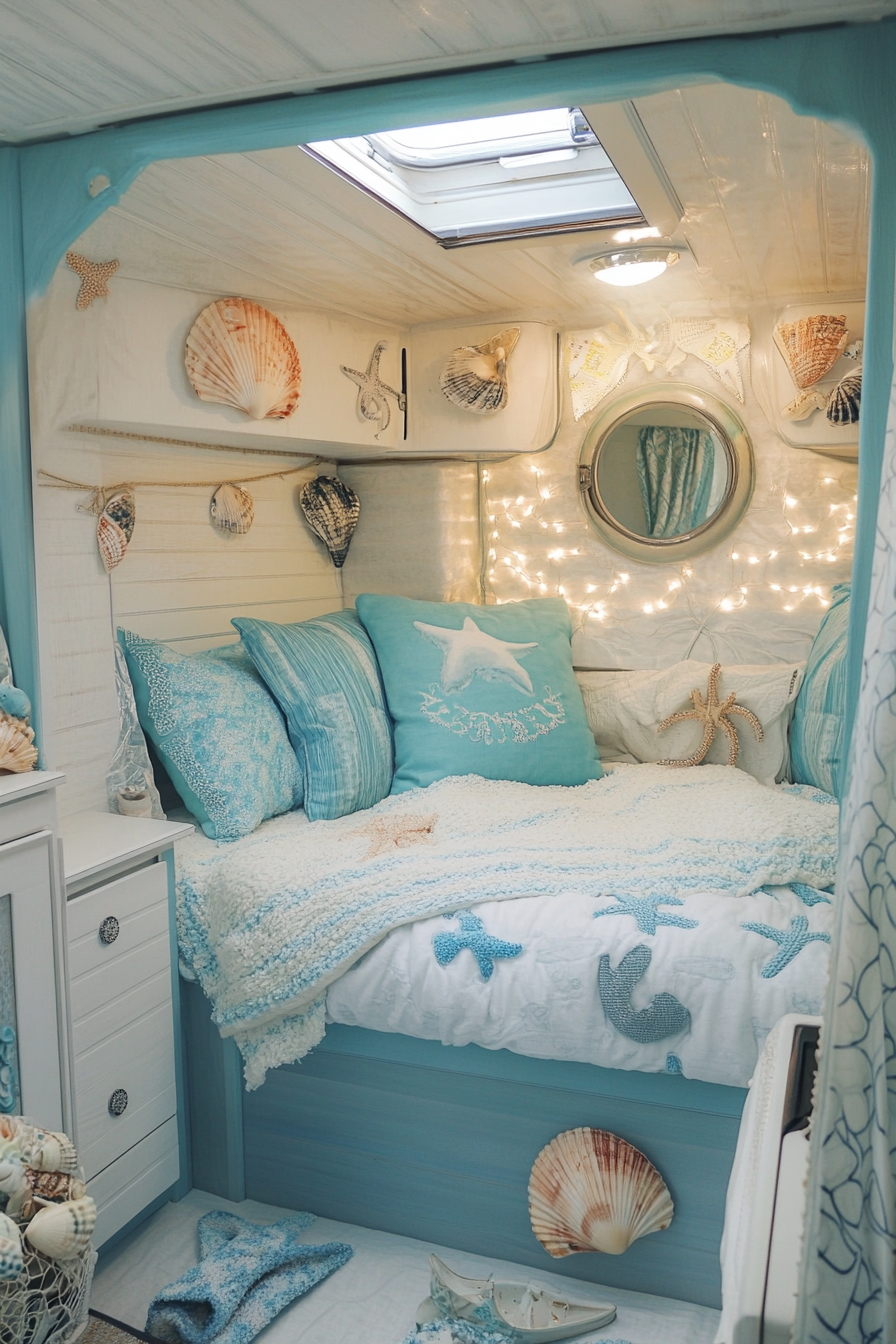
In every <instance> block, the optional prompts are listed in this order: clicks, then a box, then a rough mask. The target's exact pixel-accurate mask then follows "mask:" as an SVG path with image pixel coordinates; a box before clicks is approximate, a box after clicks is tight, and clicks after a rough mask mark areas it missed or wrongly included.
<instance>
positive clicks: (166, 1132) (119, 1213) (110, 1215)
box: [87, 1120, 180, 1247]
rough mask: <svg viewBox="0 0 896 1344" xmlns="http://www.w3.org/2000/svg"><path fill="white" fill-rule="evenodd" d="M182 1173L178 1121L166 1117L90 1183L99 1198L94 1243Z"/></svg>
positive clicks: (161, 1191) (158, 1193) (99, 1241)
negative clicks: (162, 1122) (178, 1144)
mask: <svg viewBox="0 0 896 1344" xmlns="http://www.w3.org/2000/svg"><path fill="white" fill-rule="evenodd" d="M179 1175H180V1157H179V1154H178V1148H177V1121H176V1120H166V1121H165V1123H164V1124H162V1125H160V1126H159V1128H158V1129H154V1130H153V1132H152V1133H151V1134H148V1135H147V1137H146V1138H145V1139H141V1141H140V1142H139V1143H138V1144H135V1146H134V1147H133V1148H129V1149H128V1151H127V1152H126V1153H124V1154H123V1155H122V1156H121V1157H119V1158H118V1159H117V1160H116V1161H115V1162H113V1163H111V1165H110V1166H108V1167H106V1169H105V1170H104V1171H101V1172H100V1173H99V1175H98V1176H95V1177H94V1178H93V1180H92V1181H89V1182H88V1184H87V1190H88V1193H89V1194H90V1195H92V1196H93V1198H94V1199H95V1200H96V1207H97V1218H96V1228H95V1229H94V1233H93V1244H94V1246H97V1247H100V1246H102V1244H103V1242H105V1241H108V1240H109V1238H110V1237H112V1236H114V1235H115V1233H116V1232H117V1231H119V1229H120V1228H122V1227H124V1226H125V1224H126V1223H129V1222H130V1221H131V1219H132V1218H133V1217H135V1216H136V1215H137V1214H138V1213H140V1212H141V1210H143V1209H145V1208H146V1206H147V1205H148V1204H151V1203H152V1201H153V1200H154V1199H157V1198H158V1197H159V1195H162V1194H164V1193H165V1191H166V1190H169V1189H170V1188H171V1186H172V1185H174V1183H175V1181H176V1180H177V1178H178V1176H179Z"/></svg>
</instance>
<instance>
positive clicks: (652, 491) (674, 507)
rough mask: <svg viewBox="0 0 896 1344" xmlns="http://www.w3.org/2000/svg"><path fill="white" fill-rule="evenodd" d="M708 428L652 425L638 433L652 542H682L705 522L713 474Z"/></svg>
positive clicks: (640, 474) (641, 482) (640, 470)
mask: <svg viewBox="0 0 896 1344" xmlns="http://www.w3.org/2000/svg"><path fill="white" fill-rule="evenodd" d="M713 453H714V449H713V441H712V435H711V434H710V433H709V432H708V431H707V430H705V429H680V428H678V427H677V426H671V425H649V426H647V427H645V428H644V429H642V430H641V431H640V432H639V434H638V453H637V462H638V484H639V485H640V487H641V499H642V500H643V502H644V514H645V516H646V518H647V535H648V536H649V537H680V536H681V534H682V533H683V532H690V530H691V529H692V528H694V527H699V525H700V524H701V523H703V522H705V521H706V509H707V505H708V504H709V492H710V490H711V489H712V474H713Z"/></svg>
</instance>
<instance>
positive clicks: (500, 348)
mask: <svg viewBox="0 0 896 1344" xmlns="http://www.w3.org/2000/svg"><path fill="white" fill-rule="evenodd" d="M519 338H520V329H519V327H507V328H506V330H505V331H499V332H498V334H497V336H493V337H492V338H491V340H490V341H486V342H485V344H484V345H462V346H460V347H459V348H458V349H457V350H452V352H451V354H450V355H449V356H448V359H447V360H446V362H445V365H444V367H443V369H442V372H441V374H440V375H439V385H440V386H441V389H442V391H443V393H444V394H445V396H446V397H447V398H448V400H449V401H452V402H454V405H455V406H460V407H462V409H463V410H465V411H473V412H474V413H475V414H476V415H491V414H492V413H493V412H494V411H501V410H503V409H504V407H505V406H506V405H507V397H508V391H507V361H508V359H509V358H510V355H511V354H512V352H513V348H514V346H515V345H516V343H517V341H518V340H519Z"/></svg>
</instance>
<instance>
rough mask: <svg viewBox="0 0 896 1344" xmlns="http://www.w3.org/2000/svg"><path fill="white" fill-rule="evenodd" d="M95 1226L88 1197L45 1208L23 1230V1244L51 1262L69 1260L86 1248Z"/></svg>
mask: <svg viewBox="0 0 896 1344" xmlns="http://www.w3.org/2000/svg"><path fill="white" fill-rule="evenodd" d="M95 1226H96V1204H94V1202H93V1200H92V1199H91V1198H90V1196H89V1195H83V1196H82V1197H81V1198H80V1199H71V1200H67V1201H66V1203H64V1204H49V1205H47V1206H46V1207H44V1208H42V1209H38V1211H37V1213H36V1214H35V1215H34V1217H33V1218H32V1219H31V1222H30V1223H28V1224H27V1225H26V1227H25V1232H24V1236H25V1239H26V1241H28V1242H29V1244H30V1245H31V1246H33V1247H34V1249H35V1250H36V1251H40V1252H41V1254H42V1255H46V1256H48V1257H49V1258H50V1259H51V1260H72V1259H73V1258H74V1257H75V1256H76V1255H80V1254H81V1252H82V1251H83V1250H85V1249H86V1248H87V1244H88V1242H89V1241H90V1238H91V1235H92V1234H93V1229H94V1227H95Z"/></svg>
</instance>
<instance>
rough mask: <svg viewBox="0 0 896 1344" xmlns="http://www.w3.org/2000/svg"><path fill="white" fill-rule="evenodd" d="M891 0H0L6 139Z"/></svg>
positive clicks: (886, 10) (813, 18) (809, 16)
mask: <svg viewBox="0 0 896 1344" xmlns="http://www.w3.org/2000/svg"><path fill="white" fill-rule="evenodd" d="M894 13H896V0H763V3H762V4H757V2H756V0H622V3H620V0H485V3H478V4H476V3H473V0H434V2H433V0H137V2H135V0H0V140H3V139H5V140H9V141H14V142H16V141H23V140H28V139H35V138H41V137H45V136H50V135H58V134H64V133H67V132H80V131H85V130H92V129H94V128H95V127H96V126H98V125H103V124H107V123H110V122H115V121H118V120H121V119H124V118H129V117H135V116H143V115H149V114H152V113H157V112H164V111H177V110H182V109H184V108H188V107H195V106H200V105H204V104H209V103H215V102H226V101H231V100H235V99H246V98H255V97H259V96H264V95H271V94H276V93H284V92H289V91H307V90H309V89H316V88H325V87H328V86H329V85H333V84H342V83H350V82H352V81H357V80H360V79H370V78H386V77H389V76H394V75H406V74H413V73H425V72H427V71H433V70H446V69H451V68H454V67H458V66H470V65H476V64H483V63H487V62H494V61H501V60H514V59H526V58H529V57H532V56H538V55H545V54H553V53H560V52H569V51H582V50H589V49H594V48H605V47H613V46H623V45H627V44H630V43H640V42H656V41H663V40H671V39H674V38H685V37H693V36H700V37H705V36H708V35H710V34H714V33H737V32H751V31H756V30H768V29H775V28H790V27H798V26H801V25H807V24H817V23H831V22H833V23H838V22H840V23H842V22H844V21H852V22H860V21H866V20H873V19H878V18H881V17H883V16H886V15H890V14H894Z"/></svg>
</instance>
